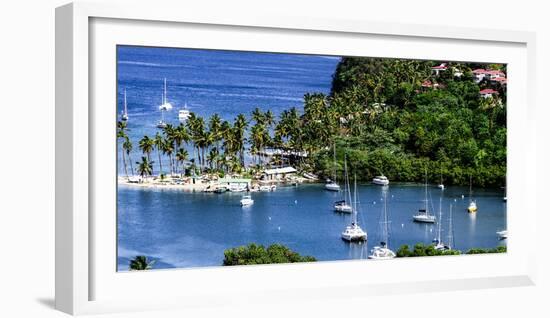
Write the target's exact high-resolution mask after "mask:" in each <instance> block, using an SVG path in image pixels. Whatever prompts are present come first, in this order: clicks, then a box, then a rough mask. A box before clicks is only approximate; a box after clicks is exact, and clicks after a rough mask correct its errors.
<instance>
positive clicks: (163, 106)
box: [159, 78, 174, 111]
mask: <svg viewBox="0 0 550 318" xmlns="http://www.w3.org/2000/svg"><path fill="white" fill-rule="evenodd" d="M172 108H174V106H172V104H170V103H169V102H168V98H167V95H166V78H164V92H163V94H162V104H161V105H160V106H159V110H161V111H163V110H164V111H168V110H172Z"/></svg>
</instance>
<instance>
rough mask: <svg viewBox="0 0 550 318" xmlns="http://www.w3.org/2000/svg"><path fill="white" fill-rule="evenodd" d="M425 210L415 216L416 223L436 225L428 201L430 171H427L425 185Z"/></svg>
mask: <svg viewBox="0 0 550 318" xmlns="http://www.w3.org/2000/svg"><path fill="white" fill-rule="evenodd" d="M424 189H425V190H424V208H423V209H419V210H418V212H417V213H416V214H415V215H413V220H414V221H415V222H421V223H435V215H433V214H430V210H429V204H428V203H429V201H428V171H426V179H425V184H424Z"/></svg>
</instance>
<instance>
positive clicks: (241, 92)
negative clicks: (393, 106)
mask: <svg viewBox="0 0 550 318" xmlns="http://www.w3.org/2000/svg"><path fill="white" fill-rule="evenodd" d="M338 61H339V59H338V58H335V57H323V56H305V55H288V54H272V53H251V52H229V51H207V50H185V49H161V48H142V47H119V48H118V111H117V113H119V114H120V111H121V109H122V105H123V91H124V89H126V91H127V99H128V112H129V116H130V120H129V121H128V133H129V135H130V138H131V140H132V142H133V143H134V151H133V152H132V157H133V159H134V160H133V161H137V159H139V156H141V154H140V153H139V149H138V146H137V142H138V140H139V139H140V138H141V137H142V136H143V135H145V134H147V135H149V136H150V137H152V136H154V134H155V133H156V132H157V131H158V129H157V128H156V127H155V125H156V123H157V121H158V120H159V119H160V112H159V110H158V105H159V104H161V102H162V99H161V96H162V90H163V80H164V78H167V82H168V101H170V102H171V103H172V104H174V105H175V108H174V110H172V111H171V112H168V113H167V114H166V116H165V119H166V120H167V121H168V122H171V123H173V124H177V123H178V119H177V110H178V109H179V108H180V107H181V106H183V104H184V103H187V105H188V107H189V109H190V110H191V111H193V112H196V113H197V114H198V115H201V116H204V117H208V116H210V115H211V114H213V113H215V112H217V113H219V114H220V116H221V117H222V118H223V119H227V120H232V119H233V118H234V117H235V116H236V115H237V114H239V113H245V114H247V115H250V113H251V112H252V110H253V109H254V108H255V107H260V108H261V109H262V110H264V111H266V110H267V109H271V110H272V111H273V112H274V113H275V114H276V115H278V114H280V113H281V111H282V110H284V109H287V108H289V107H292V106H295V107H297V108H298V109H302V103H301V101H302V97H303V95H304V94H305V93H308V92H322V93H329V91H330V85H331V81H332V75H333V73H334V70H335V68H336V65H337V63H338ZM190 153H191V151H190ZM155 157H156V154H154V158H155ZM119 158H120V156H119ZM122 167H123V165H122V164H121V163H120V162H119V174H122V173H123V168H122ZM423 189H424V188H423V186H422V185H404V184H402V185H395V184H392V185H391V186H390V187H389V192H388V194H387V198H388V208H389V216H390V221H391V238H390V244H391V247H392V248H394V249H396V248H397V247H399V246H400V245H401V244H415V243H418V242H424V243H430V242H431V241H432V239H433V238H435V236H436V231H435V229H436V226H435V225H426V224H417V223H413V222H412V215H413V214H414V213H415V212H416V211H417V210H418V208H420V207H421V206H422V202H421V200H422V198H423ZM502 192H503V191H502V190H500V189H474V193H475V195H476V199H477V202H478V207H479V212H478V213H477V214H473V215H472V214H468V213H466V211H465V209H466V206H467V204H468V200H467V198H466V199H462V194H466V195H467V193H468V189H465V188H461V187H451V188H448V189H446V190H445V191H443V192H442V191H441V190H439V189H437V188H433V189H432V188H431V189H430V193H431V198H432V201H433V204H434V207H435V209H436V210H437V208H438V203H439V196H440V195H443V201H444V203H443V211H444V216H443V221H444V222H443V228H444V232H443V234H442V235H443V238H445V237H446V235H447V233H448V232H447V231H448V229H447V227H448V226H447V220H448V210H449V204H450V203H453V204H455V205H456V206H455V213H454V217H453V220H454V222H453V223H454V227H453V229H454V234H455V235H454V240H455V245H456V248H458V249H462V250H466V249H468V248H471V247H486V248H488V247H496V246H498V245H500V244H505V242H503V241H499V240H498V238H497V235H496V233H495V232H496V231H499V230H502V229H505V228H506V204H505V203H503V202H502V196H503V193H502ZM359 194H360V201H361V211H362V213H361V214H360V216H359V223H360V224H361V226H362V227H363V228H364V229H366V230H367V231H368V234H369V240H368V242H367V243H366V244H362V245H358V244H349V243H346V242H344V241H342V240H341V239H340V233H341V232H342V230H343V229H344V227H345V226H346V224H347V223H349V216H348V215H339V214H335V213H334V212H332V203H333V202H334V201H335V200H337V199H338V198H339V197H338V194H337V193H333V192H327V191H325V190H323V186H322V185H300V186H298V187H279V188H278V189H277V191H276V192H269V193H253V194H252V195H253V199H254V200H255V203H254V205H253V206H251V207H248V208H242V207H240V205H239V200H240V198H241V195H240V194H232V193H226V194H221V195H217V194H206V193H192V192H183V191H178V190H158V189H157V190H154V189H140V188H131V187H126V186H120V187H119V190H118V254H119V255H118V261H119V265H118V268H119V270H127V269H128V261H129V259H130V258H132V257H134V256H136V255H147V256H149V257H151V258H153V259H155V260H156V263H155V268H174V267H176V268H181V267H197V266H216V265H220V264H221V262H222V261H223V251H224V250H225V249H227V248H231V247H235V246H239V245H244V244H248V243H250V242H256V243H260V244H266V245H267V244H272V243H281V244H285V245H287V246H289V247H290V248H291V249H293V250H296V251H298V252H299V253H302V254H305V255H311V256H314V257H316V258H317V259H319V260H344V259H356V258H366V256H367V254H368V251H369V250H370V249H371V248H372V246H373V245H375V244H377V243H378V241H379V240H380V239H379V237H378V236H379V233H380V230H379V218H380V215H381V207H382V204H381V203H382V201H381V198H382V188H381V187H378V186H372V185H362V186H360V189H359ZM455 200H456V202H455ZM375 202H376V203H375Z"/></svg>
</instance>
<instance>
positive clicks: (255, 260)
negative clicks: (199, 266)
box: [223, 243, 316, 266]
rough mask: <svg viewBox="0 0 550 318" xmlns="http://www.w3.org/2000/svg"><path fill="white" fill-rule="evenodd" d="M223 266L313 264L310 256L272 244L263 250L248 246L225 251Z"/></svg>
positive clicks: (258, 246)
mask: <svg viewBox="0 0 550 318" xmlns="http://www.w3.org/2000/svg"><path fill="white" fill-rule="evenodd" d="M224 255H225V258H224V260H223V265H225V266H233V265H255V264H275V263H301V262H315V261H316V259H315V258H314V257H311V256H301V255H300V254H298V253H296V252H293V251H292V250H290V249H289V248H288V247H286V246H284V245H281V244H273V245H270V246H269V247H267V248H265V247H264V246H263V245H257V244H254V243H252V244H249V245H247V246H239V247H235V248H231V249H227V250H225V252H224Z"/></svg>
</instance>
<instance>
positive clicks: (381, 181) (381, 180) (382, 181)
mask: <svg viewBox="0 0 550 318" xmlns="http://www.w3.org/2000/svg"><path fill="white" fill-rule="evenodd" d="M372 183H373V184H377V185H383V186H385V185H388V184H390V180H388V178H387V177H386V176H385V175H381V176H376V177H374V178H373V179H372Z"/></svg>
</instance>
